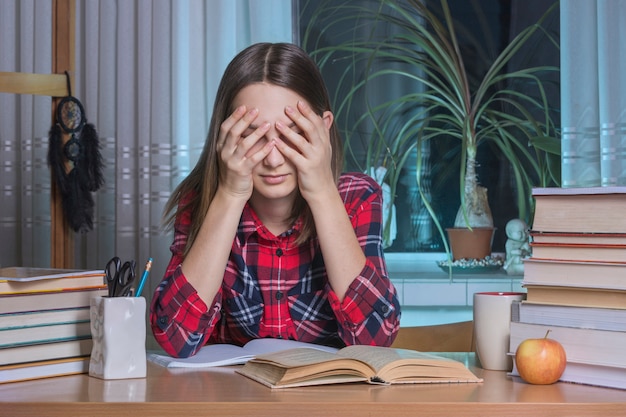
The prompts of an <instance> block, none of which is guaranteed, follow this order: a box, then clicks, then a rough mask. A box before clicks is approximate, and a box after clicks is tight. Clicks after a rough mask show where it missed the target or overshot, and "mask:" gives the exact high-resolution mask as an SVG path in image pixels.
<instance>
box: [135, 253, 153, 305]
mask: <svg viewBox="0 0 626 417" xmlns="http://www.w3.org/2000/svg"><path fill="white" fill-rule="evenodd" d="M150 268H152V258H149V259H148V262H146V269H144V271H143V275H142V276H141V281H139V286H138V287H137V293H136V294H135V297H139V296H140V295H141V291H142V290H143V286H144V285H146V281H147V280H148V275H150Z"/></svg>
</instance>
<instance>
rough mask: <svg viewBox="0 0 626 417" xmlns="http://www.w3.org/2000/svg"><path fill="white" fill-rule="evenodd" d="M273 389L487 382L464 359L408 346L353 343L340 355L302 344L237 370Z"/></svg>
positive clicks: (342, 350) (259, 357) (269, 355)
mask: <svg viewBox="0 0 626 417" xmlns="http://www.w3.org/2000/svg"><path fill="white" fill-rule="evenodd" d="M237 372H238V373H240V374H242V375H244V376H246V377H248V378H250V379H252V380H254V381H257V382H259V383H262V384H263V385H266V386H268V387H270V388H291V387H302V386H309V385H323V384H338V383H348V382H367V383H372V384H384V385H387V384H418V383H422V384H426V383H451V382H454V383H459V382H482V379H480V378H478V377H476V376H475V375H474V374H473V373H472V372H471V371H470V370H469V369H468V368H467V367H466V366H465V365H464V364H462V363H461V362H458V361H455V360H452V359H448V358H443V357H440V356H436V355H432V354H428V353H423V352H417V351H414V350H408V349H394V348H387V347H380V346H365V345H354V346H348V347H345V348H342V349H340V350H339V351H337V352H336V353H331V352H324V351H321V350H317V349H308V348H297V349H290V350H285V351H281V352H277V353H272V354H267V355H260V356H257V357H256V358H254V359H251V360H250V361H248V362H246V364H245V365H244V366H243V367H242V368H241V369H238V370H237Z"/></svg>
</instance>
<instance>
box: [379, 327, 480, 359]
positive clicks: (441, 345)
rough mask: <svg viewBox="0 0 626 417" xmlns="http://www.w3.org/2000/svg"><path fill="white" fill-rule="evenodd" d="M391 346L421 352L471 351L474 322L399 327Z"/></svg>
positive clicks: (472, 349) (472, 347)
mask: <svg viewBox="0 0 626 417" xmlns="http://www.w3.org/2000/svg"><path fill="white" fill-rule="evenodd" d="M391 347H394V348H404V349H413V350H419V351H422V352H473V351H474V322H473V321H463V322H457V323H448V324H438V325H432V326H416V327H401V328H400V331H399V332H398V335H397V337H396V340H395V341H394V342H393V345H391Z"/></svg>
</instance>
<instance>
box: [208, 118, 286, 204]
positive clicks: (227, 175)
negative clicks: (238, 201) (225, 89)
mask: <svg viewBox="0 0 626 417" xmlns="http://www.w3.org/2000/svg"><path fill="white" fill-rule="evenodd" d="M258 114H259V110H258V109H256V108H254V109H250V110H249V111H248V109H247V108H246V106H239V107H238V108H237V109H235V111H234V112H233V114H231V115H230V117H228V119H226V120H224V122H223V123H222V124H221V126H220V133H219V137H218V140H217V156H218V163H219V167H220V181H219V186H220V188H222V189H223V190H224V191H226V192H228V193H230V194H231V195H233V196H236V197H242V198H245V199H246V200H248V199H249V198H250V196H251V195H252V189H253V185H252V171H253V169H254V167H255V166H257V164H259V163H260V162H261V161H262V160H263V159H264V158H265V157H266V156H267V155H268V154H269V153H270V151H271V150H272V148H273V147H274V146H275V145H274V141H267V143H263V142H262V141H263V140H264V138H265V134H266V133H267V131H268V130H269V129H270V123H269V122H264V123H262V124H261V125H259V126H258V127H256V126H255V125H252V122H253V121H254V120H255V119H256V117H257V116H258ZM257 144H258V145H257ZM255 145H256V146H255Z"/></svg>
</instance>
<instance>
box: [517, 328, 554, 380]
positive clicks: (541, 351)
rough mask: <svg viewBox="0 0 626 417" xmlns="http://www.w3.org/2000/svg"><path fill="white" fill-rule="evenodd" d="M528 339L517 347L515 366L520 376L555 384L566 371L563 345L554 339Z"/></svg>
mask: <svg viewBox="0 0 626 417" xmlns="http://www.w3.org/2000/svg"><path fill="white" fill-rule="evenodd" d="M549 333H550V331H549V330H548V332H547V333H546V335H545V337H544V338H543V339H526V340H524V341H523V342H522V343H520V344H519V346H518V347H517V351H516V352H515V366H516V367H517V372H519V375H520V377H521V378H522V379H523V380H524V381H526V382H528V383H530V384H538V385H547V384H553V383H555V382H556V381H558V380H559V378H560V377H561V375H563V371H565V364H566V357H565V349H563V345H561V344H560V343H559V342H557V341H556V340H554V339H548V334H549Z"/></svg>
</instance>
